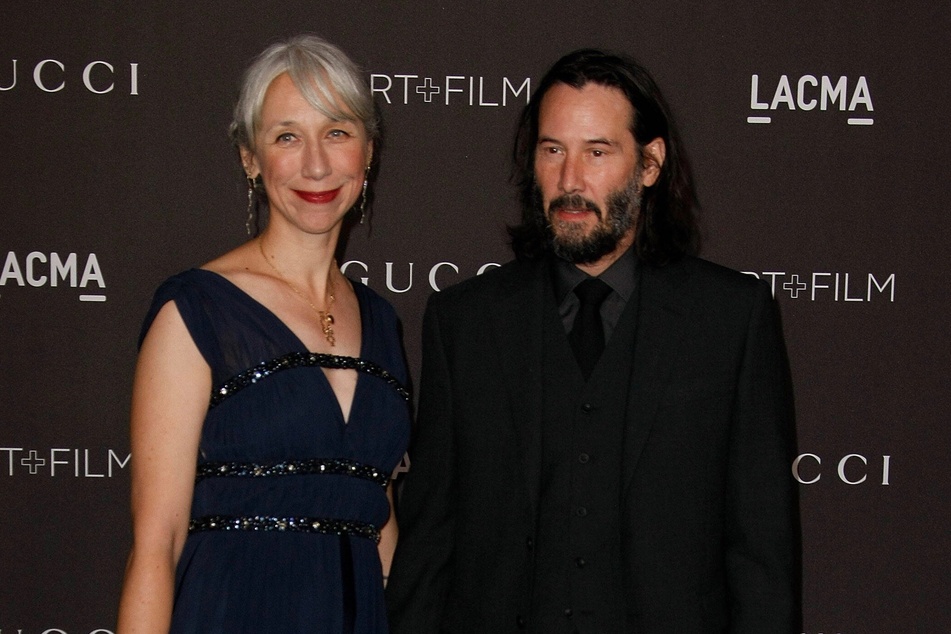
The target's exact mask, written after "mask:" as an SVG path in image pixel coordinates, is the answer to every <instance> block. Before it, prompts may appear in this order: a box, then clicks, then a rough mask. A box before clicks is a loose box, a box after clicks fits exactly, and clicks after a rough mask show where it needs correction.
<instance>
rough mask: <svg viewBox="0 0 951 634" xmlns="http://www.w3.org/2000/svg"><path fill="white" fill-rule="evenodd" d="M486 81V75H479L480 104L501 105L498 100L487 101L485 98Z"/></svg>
mask: <svg viewBox="0 0 951 634" xmlns="http://www.w3.org/2000/svg"><path fill="white" fill-rule="evenodd" d="M484 82H485V78H484V77H479V105H480V106H497V105H499V104H498V102H492V101H485V98H484V96H483V89H484V88H485V85H484ZM470 90H471V88H470Z"/></svg>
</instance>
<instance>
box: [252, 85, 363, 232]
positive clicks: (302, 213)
mask: <svg viewBox="0 0 951 634" xmlns="http://www.w3.org/2000/svg"><path fill="white" fill-rule="evenodd" d="M254 145H255V150H254V151H253V152H252V151H251V150H249V149H247V148H244V149H242V150H241V155H242V159H243V161H244V165H245V168H246V169H247V172H248V175H249V176H250V177H252V178H254V177H256V176H257V175H258V174H260V175H261V179H262V181H263V183H264V188H265V190H266V191H267V196H268V202H269V204H270V210H271V219H270V222H271V223H287V224H289V225H290V226H293V227H296V228H297V229H298V230H300V231H304V232H306V233H311V234H320V233H327V232H331V231H333V232H336V231H339V227H340V223H341V221H342V220H343V217H344V215H345V214H346V213H347V211H348V210H349V209H350V208H351V207H353V204H354V203H355V202H356V200H357V198H358V197H359V196H360V194H361V192H362V188H363V179H364V177H365V170H366V167H367V165H368V164H369V162H370V158H371V155H372V142H370V141H369V140H368V139H367V135H366V131H365V130H364V128H363V124H362V123H361V122H360V121H358V120H354V121H335V120H333V119H330V118H328V117H327V116H326V115H324V114H322V113H321V112H319V111H318V110H316V109H315V108H314V107H313V106H311V105H310V104H309V103H308V102H307V100H306V99H304V97H303V95H301V93H300V91H299V90H298V89H297V86H295V85H294V82H293V81H292V80H291V78H290V77H289V76H288V75H287V74H286V73H284V74H282V75H279V76H278V77H277V78H275V79H274V81H273V82H271V85H270V86H269V87H268V89H267V92H266V93H265V96H264V104H263V106H262V108H261V120H260V125H259V127H258V129H256V130H255V132H254Z"/></svg>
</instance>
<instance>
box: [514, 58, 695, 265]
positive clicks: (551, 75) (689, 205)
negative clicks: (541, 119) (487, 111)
mask: <svg viewBox="0 0 951 634" xmlns="http://www.w3.org/2000/svg"><path fill="white" fill-rule="evenodd" d="M588 82H594V83H596V84H599V85H602V86H608V87H612V88H617V89H618V90H620V91H621V92H622V93H624V95H625V96H626V97H627V99H628V100H629V101H630V102H631V105H632V106H633V107H634V120H633V121H632V122H631V132H632V134H633V135H634V140H635V141H636V142H637V146H638V148H642V147H644V145H646V144H648V143H650V142H651V141H653V140H654V139H656V138H658V137H660V138H661V139H663V140H664V144H665V145H666V146H667V147H666V150H667V155H666V159H665V160H664V164H663V166H662V167H661V172H660V177H659V178H658V179H657V182H655V183H654V185H652V186H651V187H645V188H644V192H643V198H642V203H641V210H640V214H639V215H638V218H637V228H636V234H635V242H634V248H635V252H636V253H637V256H638V258H640V259H641V260H642V261H645V262H649V263H652V264H657V265H663V264H666V263H667V262H670V261H673V260H676V259H677V258H680V257H681V256H683V255H687V254H690V255H693V254H696V253H697V252H698V251H699V250H700V231H699V224H698V222H697V212H698V210H699V204H698V202H697V197H696V193H695V191H694V186H693V178H692V177H691V174H690V169H689V166H688V164H687V158H686V155H685V154H684V150H683V147H682V145H681V141H680V137H679V135H678V133H677V130H676V128H675V126H674V121H673V117H672V115H671V113H670V108H669V107H668V106H667V103H666V102H665V101H664V97H663V96H662V95H661V93H660V89H659V88H658V87H657V84H656V83H655V82H654V79H653V78H652V77H651V76H650V74H649V73H648V72H647V70H646V69H645V68H644V67H642V66H641V65H640V64H638V63H637V62H635V61H634V60H633V59H631V58H630V57H627V56H624V55H618V54H613V53H608V52H605V51H601V50H597V49H582V50H578V51H574V52H573V53H569V54H567V55H565V56H564V57H562V58H561V59H560V60H558V61H557V62H556V63H555V65H554V66H553V67H552V68H551V70H549V71H548V73H546V74H545V76H544V77H542V80H541V83H540V84H539V85H538V87H537V88H536V89H535V92H534V93H533V94H532V98H531V100H530V101H529V103H528V105H526V106H525V109H524V110H523V111H522V116H521V120H520V122H519V127H518V132H517V134H516V136H515V148H514V152H513V158H514V163H513V170H512V181H513V182H514V184H515V185H516V186H517V187H518V188H519V198H520V201H521V204H522V221H521V224H519V225H515V226H510V227H509V228H508V232H509V237H510V238H511V242H512V250H513V251H514V252H515V256H516V258H518V259H520V260H525V259H534V258H537V257H539V256H541V255H543V254H544V253H546V252H547V251H549V250H550V248H551V247H550V244H549V241H548V238H547V236H546V233H545V231H544V224H543V223H544V218H543V217H539V209H540V202H539V201H538V196H537V189H536V186H535V176H534V172H535V146H536V145H537V143H538V113H539V107H540V105H541V101H542V98H543V97H544V96H545V93H547V92H548V90H549V89H550V88H551V87H552V86H554V85H555V84H558V83H561V84H567V85H568V86H572V87H573V88H581V87H583V86H584V85H585V84H587V83H588Z"/></svg>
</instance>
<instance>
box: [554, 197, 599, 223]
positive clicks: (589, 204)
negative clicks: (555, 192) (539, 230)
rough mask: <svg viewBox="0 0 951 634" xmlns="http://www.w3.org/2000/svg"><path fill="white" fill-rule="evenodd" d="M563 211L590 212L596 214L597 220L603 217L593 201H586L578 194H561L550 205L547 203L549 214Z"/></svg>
mask: <svg viewBox="0 0 951 634" xmlns="http://www.w3.org/2000/svg"><path fill="white" fill-rule="evenodd" d="M564 209H582V210H584V211H590V212H593V213H595V214H597V216H598V218H601V217H602V216H603V214H602V213H601V208H600V207H598V206H597V205H596V204H595V203H594V202H593V201H591V200H588V199H587V198H585V197H583V196H579V195H578V194H563V195H561V196H558V197H557V198H554V199H553V200H552V201H551V202H550V203H548V213H549V214H551V213H554V212H556V211H562V210H564Z"/></svg>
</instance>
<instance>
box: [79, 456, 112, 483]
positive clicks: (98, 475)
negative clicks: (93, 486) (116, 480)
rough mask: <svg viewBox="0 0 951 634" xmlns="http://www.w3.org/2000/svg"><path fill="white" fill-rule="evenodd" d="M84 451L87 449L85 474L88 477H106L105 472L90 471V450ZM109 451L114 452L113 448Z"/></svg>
mask: <svg viewBox="0 0 951 634" xmlns="http://www.w3.org/2000/svg"><path fill="white" fill-rule="evenodd" d="M84 451H85V458H86V461H85V469H84V470H83V475H85V476H86V477H87V478H104V477H106V474H105V473H89V450H88V449H86V450H84ZM109 453H112V450H111V449H110V450H109Z"/></svg>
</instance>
